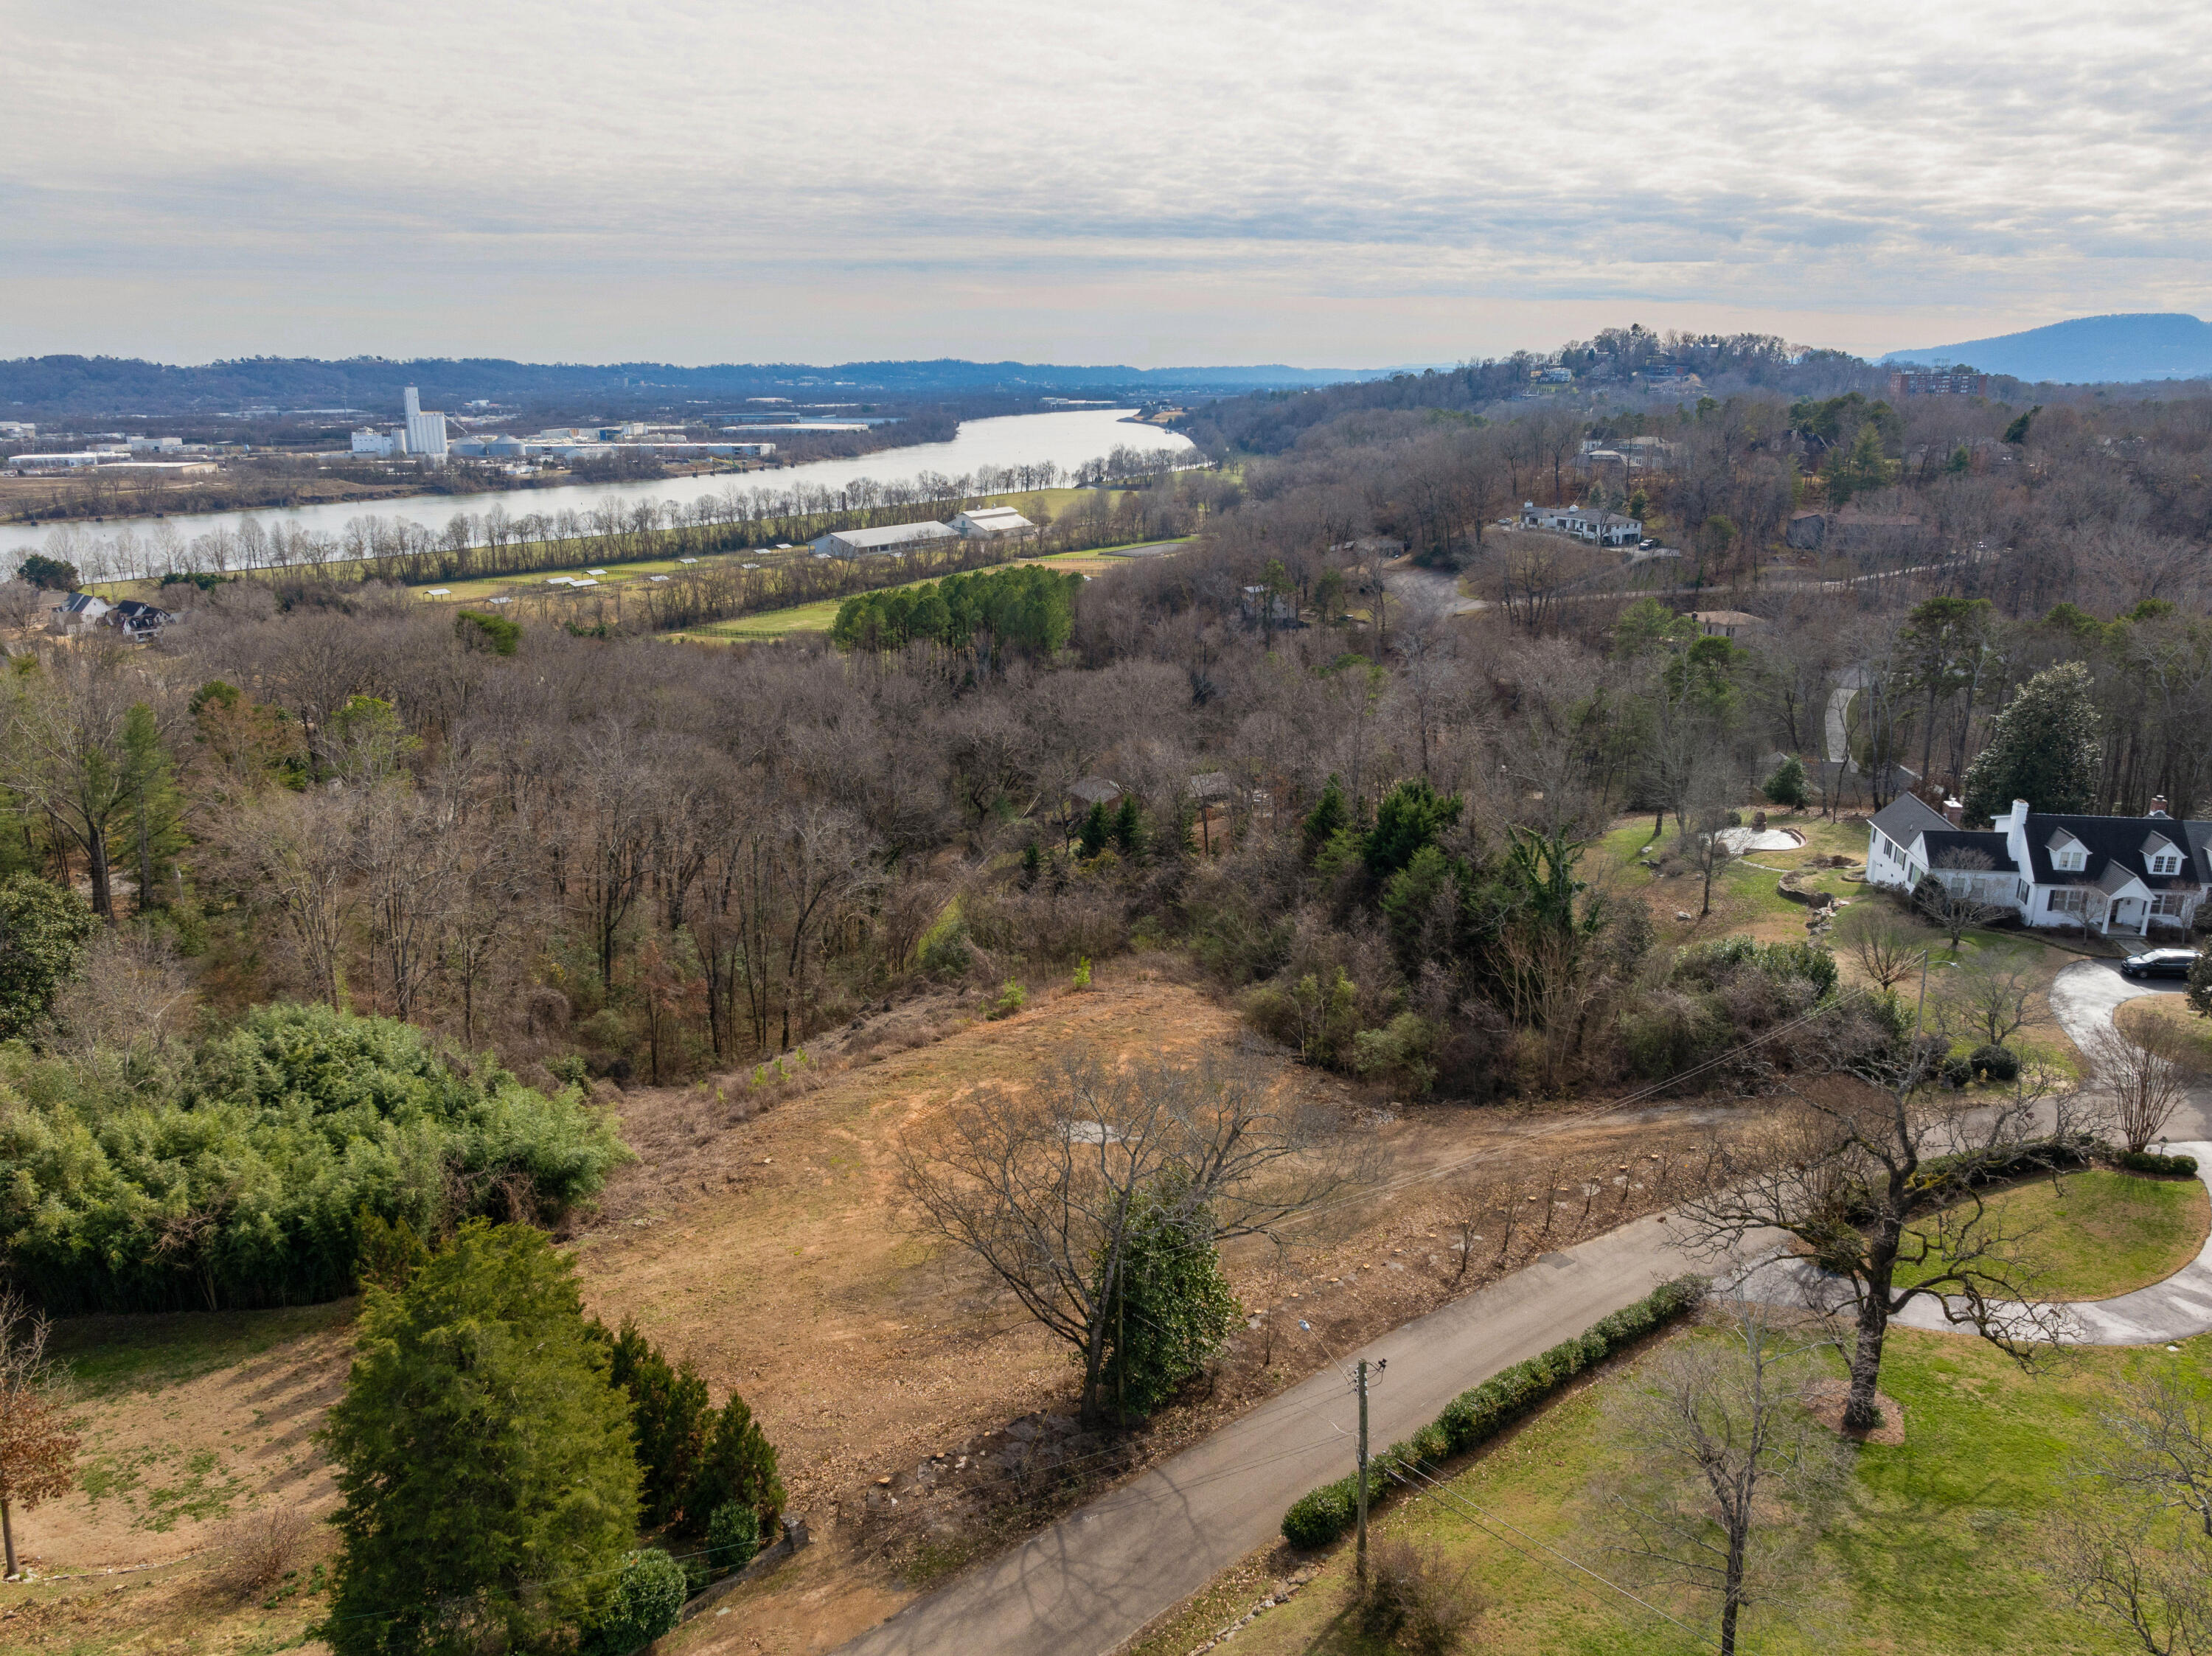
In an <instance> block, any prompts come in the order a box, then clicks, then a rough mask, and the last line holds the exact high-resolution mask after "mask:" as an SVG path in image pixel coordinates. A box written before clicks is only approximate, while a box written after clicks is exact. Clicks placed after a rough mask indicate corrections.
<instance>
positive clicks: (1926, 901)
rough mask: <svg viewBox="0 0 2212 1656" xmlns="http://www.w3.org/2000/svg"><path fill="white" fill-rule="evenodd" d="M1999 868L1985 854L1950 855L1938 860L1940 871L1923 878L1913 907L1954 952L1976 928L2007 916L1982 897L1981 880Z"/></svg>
mask: <svg viewBox="0 0 2212 1656" xmlns="http://www.w3.org/2000/svg"><path fill="white" fill-rule="evenodd" d="M1995 867H1996V864H1995V863H1994V862H1993V861H1992V860H1991V859H1990V854H1989V853H1988V852H1985V851H1947V852H1943V853H1942V854H1941V855H1940V856H1938V857H1937V858H1936V870H1938V871H1937V872H1936V873H1932V874H1927V875H1923V876H1922V877H1921V881H1920V884H1919V887H1918V889H1916V890H1915V891H1914V892H1913V894H1912V906H1913V907H1915V908H1917V909H1918V910H1919V911H1920V912H1921V913H1923V914H1924V915H1926V916H1927V917H1928V921H1929V924H1930V925H1933V926H1934V927H1935V928H1936V930H1937V931H1941V932H1942V934H1943V935H1944V936H1945V937H1948V938H1949V939H1950V940H1951V947H1952V948H1954V949H1956V948H1957V947H1958V946H1959V940H1960V938H1961V937H1965V936H1966V933H1967V932H1969V931H1972V930H1973V929H1974V928H1975V927H1976V926H1978V925H1988V924H1989V923H1990V921H1991V920H1992V919H1996V917H1997V916H1998V915H1999V914H2001V913H2003V912H2004V910H2003V909H2002V907H1999V906H1998V905H1996V904H1993V903H1990V902H1988V901H1984V898H1983V895H1982V887H1983V884H1984V881H1983V879H1982V877H1983V876H1984V875H1987V874H1988V873H1989V872H1990V870H1991V869H1993V868H1995Z"/></svg>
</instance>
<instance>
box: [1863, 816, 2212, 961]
mask: <svg viewBox="0 0 2212 1656" xmlns="http://www.w3.org/2000/svg"><path fill="white" fill-rule="evenodd" d="M1954 814H1955V807H1954ZM1931 874H1932V875H1933V876H1934V877H1936V879H1937V880H1939V881H1940V882H1942V883H1943V884H1944V885H1945V886H1947V887H1948V888H1949V889H1951V890H1953V891H1954V892H1956V893H1958V894H1959V895H1961V896H1968V897H1972V899H1973V900H1974V901H1978V902H1982V903H1986V904H1987V905H1989V906H1990V907H1992V908H2002V909H2005V910H2008V911H2009V912H2010V913H2015V914H2017V915H2018V916H2020V918H2021V920H2022V921H2023V922H2024V923H2025V924H2027V925H2047V926H2067V927H2080V928H2081V929H2084V930H2087V931H2097V932H2100V933H2101V934H2103V935H2105V936H2106V937H2112V936H2114V935H2121V936H2126V937H2143V936H2147V935H2148V933H2149V931H2151V929H2152V928H2153V927H2160V928H2172V929H2174V930H2178V931H2187V930H2188V929H2189V926H2190V924H2191V921H2192V920H2193V919H2195V918H2196V914H2197V904H2198V903H2200V902H2201V901H2203V897H2204V889H2205V886H2206V883H2208V881H2212V822H2178V821H2176V820H2175V819H2174V818H2172V817H2171V816H2167V815H2166V801H2165V799H2164V798H2158V799H2154V800H2153V801H2152V802H2151V809H2150V814H2149V815H2148V816H2048V815H2045V814H2044V813H2042V812H2039V811H2032V810H2029V809H2028V808H2027V800H2025V799H2015V800H2014V801H2013V802H2012V809H2011V810H2009V811H2008V812H2007V813H2006V814H2005V815H2004V816H2001V817H1999V818H1998V819H1997V821H1996V824H1995V826H1994V827H1992V828H1989V829H1987V830H1985V831H1982V832H1968V831H1967V830H1966V829H1964V828H1960V827H1959V826H1958V824H1957V822H1955V821H1954V820H1953V819H1952V817H1951V816H1946V815H1944V814H1942V813H1939V812H1937V811H1936V810H1934V809H1933V808H1932V807H1931V806H1929V805H1928V804H1925V803H1923V801H1921V800H1920V799H1917V798H1914V797H1913V796H1912V795H1911V794H1900V795H1899V797H1898V798H1895V799H1893V800H1892V801H1890V803H1889V804H1887V806H1886V807H1884V808H1883V810H1881V812H1880V813H1879V814H1878V815H1877V816H1875V818H1874V819H1873V821H1872V822H1869V824H1868V827H1867V883H1868V884H1869V885H1879V886H1887V887H1890V888H1891V889H1897V890H1904V891H1911V890H1912V889H1915V888H1916V887H1917V886H1918V885H1919V883H1920V882H1921V880H1922V878H1923V877H1925V876H1928V875H1931Z"/></svg>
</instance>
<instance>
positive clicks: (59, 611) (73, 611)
mask: <svg viewBox="0 0 2212 1656" xmlns="http://www.w3.org/2000/svg"><path fill="white" fill-rule="evenodd" d="M114 607H115V606H114V605H113V604H110V603H109V602H108V601H107V600H106V598H103V597H99V596H97V595H96V594H94V593H91V592H71V593H70V594H69V595H68V596H67V597H64V598H63V599H62V601H61V602H60V603H58V604H55V605H54V606H53V608H52V610H49V611H48V612H47V613H48V614H49V615H51V616H52V617H53V623H54V626H55V627H56V628H58V630H60V631H62V632H64V633H81V632H82V631H83V630H84V629H85V628H88V627H97V626H98V625H99V624H100V620H101V618H102V617H103V616H106V614H107V612H108V611H109V610H112V609H113V608H114Z"/></svg>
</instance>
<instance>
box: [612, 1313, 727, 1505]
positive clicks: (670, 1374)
mask: <svg viewBox="0 0 2212 1656" xmlns="http://www.w3.org/2000/svg"><path fill="white" fill-rule="evenodd" d="M592 1332H593V1333H594V1334H595V1335H597V1336H598V1337H599V1338H600V1339H602V1340H604V1341H605V1342H606V1344H607V1355H608V1359H609V1367H608V1371H607V1378H608V1379H610V1380H612V1381H613V1382H614V1383H615V1384H616V1385H617V1386H620V1387H621V1388H622V1390H623V1392H624V1393H626V1394H627V1395H628V1397H629V1406H630V1424H631V1429H632V1432H633V1438H632V1441H633V1442H634V1443H635V1446H636V1449H637V1470H638V1476H639V1478H640V1480H641V1495H642V1496H643V1498H644V1502H645V1511H646V1518H647V1522H649V1523H651V1524H654V1525H661V1524H668V1523H673V1522H674V1521H676V1520H678V1518H679V1517H688V1518H690V1519H693V1520H697V1521H698V1522H704V1521H705V1520H706V1518H707V1517H708V1513H704V1512H701V1513H691V1512H690V1511H689V1508H688V1507H687V1506H686V1503H685V1500H684V1495H685V1492H686V1491H687V1490H688V1489H690V1483H691V1473H692V1469H693V1468H694V1467H695V1466H696V1465H697V1464H698V1459H699V1456H700V1454H701V1453H702V1451H703V1450H704V1449H705V1448H706V1447H707V1434H708V1430H709V1429H710V1428H711V1427H712V1426H713V1424H714V1407H713V1405H712V1404H711V1403H710V1402H709V1400H708V1394H707V1382H706V1381H705V1380H701V1379H700V1378H699V1376H698V1374H697V1373H696V1371H694V1370H693V1368H692V1367H691V1365H690V1362H688V1361H687V1362H683V1363H680V1364H677V1365H674V1366H671V1364H670V1363H669V1361H668V1359H667V1358H665V1356H661V1354H660V1351H659V1348H657V1347H656V1346H655V1345H654V1344H653V1342H652V1341H650V1340H648V1339H647V1338H646V1337H645V1336H644V1335H643V1334H641V1333H640V1332H639V1331H638V1328H637V1325H636V1324H635V1322H633V1321H631V1320H629V1319H628V1318H625V1319H623V1325H622V1331H621V1332H620V1333H619V1334H609V1333H608V1332H607V1331H606V1328H605V1325H603V1324H599V1323H596V1322H595V1323H593V1324H592Z"/></svg>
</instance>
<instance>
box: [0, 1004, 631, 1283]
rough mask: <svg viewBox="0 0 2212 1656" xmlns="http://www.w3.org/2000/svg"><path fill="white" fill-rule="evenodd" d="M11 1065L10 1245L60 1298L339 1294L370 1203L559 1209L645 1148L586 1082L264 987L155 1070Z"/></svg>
mask: <svg viewBox="0 0 2212 1656" xmlns="http://www.w3.org/2000/svg"><path fill="white" fill-rule="evenodd" d="M6 1067H7V1069H8V1070H9V1071H10V1072H9V1074H8V1075H7V1079H8V1080H9V1081H11V1082H12V1083H14V1091H13V1092H12V1093H11V1092H9V1091H6V1090H0V1168H5V1169H6V1172H5V1174H4V1178H0V1247H4V1248H5V1250H6V1253H7V1258H8V1262H9V1272H10V1274H11V1275H12V1276H14V1277H15V1278H16V1279H17V1280H18V1281H19V1282H20V1283H21V1284H22V1285H23V1286H24V1287H26V1288H27V1289H29V1290H30V1291H31V1292H32V1293H33V1294H34V1295H37V1296H38V1297H39V1298H40V1301H43V1302H44V1303H45V1304H46V1307H48V1308H49V1309H51V1310H53V1311H57V1312H63V1313H70V1312H82V1311H165V1310H176V1309H181V1308H185V1307H205V1308H208V1309H210V1310H212V1309H216V1308H219V1307H252V1306H266V1305H281V1304H300V1303H302V1302H309V1301H318V1300H328V1299H333V1298H336V1297H337V1296H338V1295H343V1294H347V1293H350V1292H351V1291H353V1289H354V1287H355V1286H356V1282H357V1280H358V1277H359V1270H360V1263H361V1260H360V1250H361V1246H362V1234H361V1217H362V1216H363V1215H369V1216H375V1217H376V1218H379V1219H380V1220H383V1221H384V1222H386V1224H389V1225H397V1224H401V1223H404V1224H405V1225H406V1226H408V1227H409V1228H410V1229H411V1230H412V1231H413V1232H414V1233H415V1234H416V1235H418V1236H419V1235H428V1234H436V1233H439V1232H441V1231H442V1230H444V1229H446V1228H449V1227H450V1226H451V1225H452V1224H453V1222H455V1221H456V1220H458V1219H461V1218H465V1217H467V1216H471V1215H477V1214H482V1215H490V1216H500V1217H508V1216H540V1215H544V1214H547V1213H557V1212H559V1211H560V1210H562V1209H565V1208H567V1207H568V1206H570V1205H571V1204H574V1203H576V1202H579V1201H580V1200H582V1199H584V1198H586V1197H588V1196H590V1195H592V1193H593V1192H596V1191H597V1190H598V1189H599V1186H600V1185H601V1184H602V1183H603V1182H604V1180H605V1178H606V1175H607V1174H608V1172H609V1171H610V1170H611V1168H614V1166H615V1165H616V1164H617V1162H620V1161H622V1160H623V1158H624V1157H625V1156H627V1155H628V1152H627V1151H626V1150H625V1149H623V1145H622V1142H621V1140H620V1139H619V1138H618V1137H616V1134H615V1130H614V1126H613V1124H612V1123H611V1121H609V1120H608V1119H606V1118H605V1117H604V1116H602V1115H601V1114H600V1113H598V1112H596V1111H594V1110H592V1109H591V1108H590V1107H587V1106H586V1104H585V1103H584V1101H582V1099H581V1098H580V1096H578V1095H576V1094H575V1093H574V1092H563V1093H562V1094H560V1095H557V1096H554V1097H550V1098H549V1097H548V1096H546V1095H544V1094H543V1093H539V1092H536V1091H533V1090H532V1089H530V1088H527V1087H525V1086H523V1085H522V1084H521V1083H520V1082H518V1081H517V1080H516V1079H515V1078H514V1077H513V1076H511V1075H509V1074H507V1072H506V1071H503V1070H501V1069H498V1068H496V1067H495V1066H493V1065H489V1064H488V1063H484V1062H483V1061H481V1060H476V1059H464V1058H460V1057H458V1056H455V1055H453V1054H451V1053H448V1052H445V1051H444V1050H442V1049H441V1047H440V1046H437V1044H436V1043H435V1042H434V1041H433V1040H432V1039H431V1038H430V1037H429V1036H428V1035H426V1034H423V1033H422V1031H421V1030H419V1029H416V1028H414V1027H412V1026H411V1025H409V1024H405V1023H400V1022H395V1021H393V1020H391V1019H387V1018H363V1017H354V1016H349V1015H348V1014H345V1013H342V1012H337V1011H333V1010H331V1009H330V1008H328V1007H321V1006H293V1005H276V1006H268V1007H264V1008H261V1009H259V1010H256V1011H254V1012H253V1013H252V1014H250V1015H249V1016H247V1017H246V1020H245V1022H242V1023H241V1024H240V1026H239V1027H238V1028H235V1029H234V1030H232V1031H230V1032H229V1033H228V1034H222V1035H219V1036H216V1037H215V1038H214V1039H212V1040H210V1041H208V1042H207V1043H206V1044H205V1045H204V1046H203V1047H201V1048H200V1050H199V1051H198V1052H197V1053H196V1054H195V1055H194V1056H193V1057H192V1058H191V1059H190V1061H189V1062H188V1063H186V1064H185V1065H184V1066H183V1067H182V1068H181V1070H180V1071H178V1072H176V1073H174V1074H173V1075H169V1076H166V1077H161V1078H160V1079H159V1080H158V1082H157V1083H155V1084H149V1085H148V1086H146V1087H144V1088H143V1089H132V1088H131V1087H128V1086H125V1085H122V1084H119V1083H112V1082H110V1081H107V1080H105V1079H103V1078H102V1077H100V1076H98V1075H95V1074H94V1072H92V1071H88V1070H84V1069H80V1068H77V1067H75V1066H71V1065H65V1064H63V1063H60V1062H58V1061H51V1060H50V1061H46V1062H33V1061H30V1060H28V1059H21V1057H20V1056H19V1057H18V1058H17V1059H16V1060H15V1061H14V1062H13V1063H12V1064H10V1065H7V1066H6ZM149 1094H166V1096H161V1095H149ZM381 1263H382V1261H381V1260H380V1264H381Z"/></svg>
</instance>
